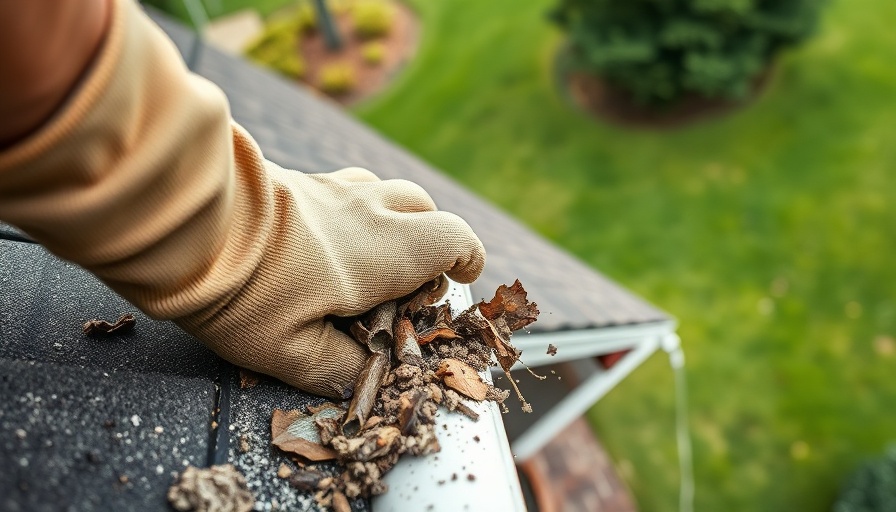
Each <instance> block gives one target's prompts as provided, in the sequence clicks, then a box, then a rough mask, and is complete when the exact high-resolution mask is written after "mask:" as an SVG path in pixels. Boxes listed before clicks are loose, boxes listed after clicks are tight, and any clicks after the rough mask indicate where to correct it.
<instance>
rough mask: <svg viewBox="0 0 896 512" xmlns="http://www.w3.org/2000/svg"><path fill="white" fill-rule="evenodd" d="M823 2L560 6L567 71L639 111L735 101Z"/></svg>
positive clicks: (565, 1) (591, 0) (642, 0)
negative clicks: (619, 92)
mask: <svg viewBox="0 0 896 512" xmlns="http://www.w3.org/2000/svg"><path fill="white" fill-rule="evenodd" d="M822 2H823V0H768V1H765V0H559V4H558V5H557V7H556V8H555V9H554V11H553V12H552V18H553V19H554V20H555V21H556V22H557V23H558V24H559V25H560V26H561V27H563V28H564V29H565V30H566V31H567V34H568V39H569V44H570V50H571V54H572V55H571V57H572V63H573V64H572V65H573V67H574V68H576V69H578V70H581V71H584V72H586V73H589V74H592V75H596V76H600V77H602V78H603V79H605V80H606V81H608V82H609V83H611V84H613V85H615V86H617V87H621V88H623V89H625V90H628V91H630V92H631V93H632V94H633V95H634V96H635V98H637V99H638V100H639V101H641V102H643V103H662V102H671V101H674V100H675V99H677V98H679V97H680V96H682V95H683V94H687V93H691V92H693V93H698V94H700V95H703V96H707V97H727V98H742V97H744V96H746V95H747V93H749V91H750V89H751V84H752V81H753V80H754V79H755V77H756V76H757V75H758V74H760V73H761V72H762V71H763V70H765V69H766V68H767V67H768V66H769V65H770V63H771V60H772V59H773V57H774V56H775V54H777V53H778V51H780V50H781V49H782V48H785V47H787V46H789V45H793V44H795V43H797V42H798V41H800V40H802V39H803V38H805V37H806V36H808V35H809V34H810V33H811V32H812V30H813V29H814V27H815V25H816V22H817V18H818V12H819V9H820V7H821V4H822Z"/></svg>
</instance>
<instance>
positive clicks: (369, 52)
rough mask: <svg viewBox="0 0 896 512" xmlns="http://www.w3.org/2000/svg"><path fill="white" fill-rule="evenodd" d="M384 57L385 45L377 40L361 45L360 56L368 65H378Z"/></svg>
mask: <svg viewBox="0 0 896 512" xmlns="http://www.w3.org/2000/svg"><path fill="white" fill-rule="evenodd" d="M385 57H386V45H384V44H383V43H381V42H379V41H371V42H369V43H365V44H364V46H362V47H361V58H362V59H364V62H365V63H367V64H368V65H370V66H379V65H380V64H381V63H382V62H383V59H384V58H385Z"/></svg>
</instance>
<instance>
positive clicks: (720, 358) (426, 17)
mask: <svg viewBox="0 0 896 512" xmlns="http://www.w3.org/2000/svg"><path fill="white" fill-rule="evenodd" d="M412 4H413V5H414V6H415V7H416V8H417V10H418V12H419V13H420V15H421V18H422V21H423V35H424V39H423V45H422V48H421V49H420V52H419V55H418V58H417V60H416V61H415V63H414V64H412V65H411V66H410V68H409V69H408V70H407V71H406V72H405V73H404V74H403V75H402V77H401V78H400V79H399V82H398V84H397V85H396V86H395V87H394V88H393V89H391V90H390V91H389V93H387V94H386V95H384V96H383V97H380V98H378V99H377V100H375V101H373V102H371V103H369V104H367V105H364V106H362V107H361V108H359V109H358V114H359V115H360V116H361V117H363V118H364V119H365V120H367V121H368V122H370V123H371V124H373V125H374V126H376V127H378V128H379V129H380V130H381V131H382V132H383V133H385V134H386V135H388V136H389V137H391V138H393V139H395V140H396V141H398V142H399V143H401V144H403V145H405V146H406V147H408V148H410V149H411V150H412V151H414V152H416V153H418V154H420V155H422V156H423V157H424V158H426V159H427V160H429V161H430V162H432V163H433V164H435V165H436V166H438V167H439V168H441V169H443V170H444V171H446V172H447V173H449V174H451V175H452V176H454V177H455V178H457V179H458V180H460V181H461V182H463V183H464V184H465V185H467V186H468V187H469V188H471V189H473V190H475V191H476V192H478V193H480V194H481V195H483V196H485V197H486V198H488V199H490V200H491V201H493V202H494V203H496V204H498V205H500V206H501V207H503V208H504V209H506V210H507V211H509V212H510V213H512V214H513V215H515V216H516V217H518V218H520V219H522V220H523V221H524V222H526V223H527V224H528V225H530V226H532V227H533V228H534V229H536V230H538V231H539V232H541V233H543V234H544V235H546V236H547V237H549V238H551V239H553V240H555V241H556V242H558V243H559V244H560V245H562V246H564V247H566V248H567V249H568V250H570V251H571V252H572V253H574V254H576V255H578V256H579V257H581V258H582V259H584V260H585V261H587V262H588V263H589V264H591V265H593V266H594V267H595V268H597V269H600V270H601V271H602V272H604V273H606V274H608V275H610V276H612V277H614V278H616V279H618V280H619V281H621V282H622V283H624V284H625V285H626V286H628V287H630V288H631V289H632V290H634V291H636V292H637V293H639V294H641V295H643V296H644V297H646V298H648V299H649V300H651V301H652V302H654V303H656V304H657V305H659V306H661V307H663V308H664V309H666V310H668V311H670V312H671V313H673V314H674V315H676V316H677V317H678V318H679V320H680V322H681V329H680V333H681V336H682V338H683V340H684V344H685V349H686V351H687V355H688V378H689V380H690V391H691V399H692V403H691V414H690V425H691V428H692V434H693V440H694V450H695V466H696V478H697V496H696V505H697V507H696V508H697V510H699V511H711V512H715V511H753V510H760V511H804V510H805V511H822V510H828V508H829V506H830V504H831V501H832V499H833V498H834V496H835V495H836V492H837V488H838V486H839V485H840V483H841V481H842V480H843V478H844V477H845V476H846V475H847V474H848V473H849V472H850V470H851V469H853V468H854V467H855V466H856V465H857V464H858V463H859V462H860V461H861V460H863V459H864V458H866V457H868V456H871V455H875V454H877V453H879V452H880V451H881V450H882V449H883V448H884V447H885V445H886V444H887V443H888V442H890V441H894V440H896V414H894V413H893V410H894V404H896V378H893V377H892V375H893V374H894V367H896V355H893V354H892V352H893V350H892V349H891V347H892V344H893V341H892V338H893V337H896V298H894V290H896V264H894V255H896V210H894V209H893V207H892V206H891V204H890V201H891V197H893V196H894V195H896V180H894V179H893V177H892V176H891V174H892V173H893V171H894V170H896V143H894V139H896V30H894V29H893V27H892V22H891V20H894V19H896V3H894V2H893V1H892V0H856V1H852V2H847V1H845V0H839V1H835V2H834V3H833V4H832V5H830V8H829V9H828V10H827V11H826V16H825V21H824V24H823V27H822V30H821V31H820V33H819V35H818V36H817V37H816V38H815V39H814V40H812V41H811V42H809V43H808V44H806V45H804V46H803V47H801V48H800V49H798V50H796V51H793V52H790V53H789V54H787V55H785V57H784V58H783V59H782V61H781V62H780V65H779V66H778V67H777V71H776V74H775V77H774V80H773V83H772V84H771V87H770V89H769V90H768V91H767V92H766V93H765V94H764V95H763V97H762V98H760V99H759V100H758V101H757V102H755V104H753V105H752V106H750V107H749V108H747V109H744V110H742V111H741V112H739V113H737V114H735V115H732V116H729V117H727V118H725V119H723V120H719V121H714V122H710V123H706V124H703V125H700V126H695V127H693V128H688V129H684V130H680V131H675V132H643V131H629V130H623V129H620V128H616V127H613V126H609V125H607V124H604V123H601V122H599V121H595V120H592V119H590V118H588V117H587V116H584V115H582V114H579V113H577V112H575V111H574V110H573V109H571V108H570V107H569V106H568V105H566V104H565V103H564V101H563V100H562V98H561V97H560V95H558V93H557V92H556V91H555V88H554V86H553V83H552V75H551V65H552V59H553V56H554V52H555V49H556V48H557V46H558V44H559V43H560V41H561V39H560V38H561V36H560V34H558V33H557V32H556V31H555V30H554V29H552V28H551V27H550V26H549V25H548V23H547V22H546V21H545V16H544V15H545V12H546V10H547V9H548V8H549V7H550V4H551V1H550V0H534V1H527V2H514V1H510V0H490V1H487V2H483V1H479V0H452V1H446V0H415V1H413V2H412ZM459 213H462V212H459ZM514 277H515V276H507V278H508V280H512V279H513V278H514ZM535 299H536V300H537V297H535ZM876 339H877V340H878V341H877V343H875V340H876ZM671 385H672V374H671V371H670V370H669V369H668V365H667V364H666V362H665V359H664V358H663V357H662V356H656V357H655V358H654V359H652V360H650V361H649V362H648V363H647V364H646V365H645V366H644V367H642V368H641V369H639V370H638V371H637V372H636V373H635V375H633V376H632V377H631V378H629V379H627V380H626V381H625V382H624V383H623V384H622V385H620V386H619V387H618V388H617V389H616V390H615V391H613V392H612V394H611V395H610V396H608V397H607V398H606V399H605V400H603V401H602V402H601V403H600V404H599V405H597V406H596V407H595V408H594V410H593V411H591V413H590V418H591V420H592V421H593V424H594V426H595V428H596V429H597V431H598V432H599V433H600V436H601V438H602V439H603V440H604V442H605V444H606V445H607V446H608V447H609V449H610V450H611V452H612V453H613V455H614V456H615V458H616V459H617V461H619V462H620V467H621V469H622V471H623V473H624V475H625V476H626V478H628V480H629V482H630V483H631V486H632V488H633V489H634V492H635V494H636V496H637V500H638V502H639V504H640V506H641V509H642V510H643V511H645V512H652V511H672V510H675V509H676V506H677V485H678V470H677V463H676V458H675V445H674V439H675V438H674V432H673V395H672V390H671Z"/></svg>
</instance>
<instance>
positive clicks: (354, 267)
mask: <svg viewBox="0 0 896 512" xmlns="http://www.w3.org/2000/svg"><path fill="white" fill-rule="evenodd" d="M110 20H111V21H110V23H109V29H108V33H107V34H106V35H105V36H104V42H103V43H102V46H101V47H100V48H99V50H98V53H97V54H96V57H95V58H94V59H93V61H92V64H90V69H89V70H88V71H87V73H86V74H85V75H83V77H82V78H81V80H80V81H79V82H78V85H77V89H76V90H75V91H74V92H73V93H70V94H68V95H67V96H66V97H67V99H66V100H65V103H64V104H63V105H62V106H61V107H60V108H58V109H57V110H56V111H55V113H53V114H51V117H50V118H49V120H47V121H45V122H44V123H43V124H42V125H41V126H40V127H39V128H37V130H36V131H33V132H32V133H31V134H30V135H28V136H27V137H26V138H24V139H21V140H19V141H18V142H17V143H16V144H15V145H13V146H11V147H9V148H7V149H6V150H4V151H2V152H0V219H3V220H6V221H8V222H10V223H12V224H14V225H16V226H18V227H20V228H21V229H23V230H24V231H25V232H27V233H28V234H30V235H31V236H32V237H34V238H35V239H37V240H38V241H40V242H41V243H43V244H44V245H45V246H46V247H47V248H48V249H50V250H51V251H52V252H54V253H55V254H57V255H59V256H61V257H63V258H66V259H69V260H71V261H74V262H76V263H78V264H80V265H82V266H84V267H85V268H87V269H88V270H90V271H91V272H93V273H94V274H96V275H97V276H98V277H100V279H102V280H103V281H104V282H106V283H107V284H108V285H109V286H110V287H111V288H113V289H114V290H115V291H117V292H118V293H119V294H121V295H122V296H124V297H125V298H126V299H128V300H130V301H131V302H133V303H134V304H135V305H137V306H138V307H140V308H141V309H142V310H143V311H145V312H147V313H148V314H150V315H151V316H154V317H156V318H163V319H173V320H174V321H175V322H177V323H178V325H180V326H181V327H183V328H184V329H185V330H187V331H188V332H190V333H192V334H194V335H195V336H197V337H198V338H199V339H201V340H202V341H203V342H205V343H206V344H207V345H208V346H209V347H211V348H212V349H213V350H215V351H216V352H218V353H219V354H221V355H222V356H223V357H225V358H226V359H228V360H230V361H232V362H234V363H236V364H239V365H241V366H245V367H248V368H252V369H254V370H257V371H261V372H264V373H268V374H270V375H273V376H275V377H278V378H280V379H282V380H284V381H286V382H288V383H290V384H293V385H296V386H297V387H300V388H303V389H306V390H309V391H313V392H315V393H318V394H323V395H328V396H345V391H346V389H348V388H349V387H350V385H351V382H352V381H353V379H354V377H355V375H356V374H357V372H358V371H359V370H360V368H361V365H362V364H363V360H364V352H363V349H361V347H360V346H359V345H357V344H356V343H354V342H353V341H352V340H350V339H349V338H348V337H347V336H346V335H344V334H343V333H341V332H339V331H337V330H335V329H334V328H333V326H332V325H331V324H330V323H329V322H328V321H327V320H326V319H325V317H326V316H327V315H339V316H349V315H355V314H359V313H361V312H363V311H366V310H367V309H370V308H371V307H372V306H374V305H376V304H378V303H379V302H382V301H385V300H388V299H392V298H396V297H399V296H402V295H404V294H406V293H409V292H410V291H412V290H413V289H415V288H416V287H417V286H419V285H420V284H422V283H423V282H425V281H427V280H429V279H431V278H433V277H435V276H437V275H438V274H440V273H442V272H446V273H448V275H449V276H450V277H453V278H455V279H457V280H459V281H462V282H470V281H472V280H474V279H475V278H476V277H477V276H478V275H479V273H480V272H481V270H482V266H483V263H484V257H485V255H484V251H483V249H482V245H481V243H480V242H479V240H478V239H477V238H476V236H475V235H474V234H473V233H472V231H471V230H470V228H469V226H467V225H466V223H464V222H463V221H462V220H461V219H460V218H458V217H456V216H454V215H452V214H449V213H446V212H439V211H435V205H434V204H433V203H432V200H431V198H430V197H429V196H428V195H427V194H426V193H425V192H424V191H422V189H420V188H419V187H417V186H416V185H413V184H411V183H408V182H405V181H401V180H387V181H379V180H378V179H377V178H376V177H375V176H374V175H373V174H372V173H369V172H367V171H363V170H359V169H349V170H345V171H342V172H337V173H332V174H329V175H305V174H301V173H297V172H293V171H286V170H283V169H280V168H279V167H277V166H276V165H274V164H272V163H270V162H267V161H265V160H264V158H263V156H262V155H261V151H260V150H259V148H258V147H257V145H256V144H255V142H254V141H253V140H252V139H251V137H250V136H249V135H248V134H247V133H246V132H245V131H244V130H243V129H242V128H240V127H239V126H237V125H235V124H233V123H232V121H231V120H230V114H229V110H228V107H227V102H226V99H225V98H224V95H223V93H222V92H221V91H220V90H219V89H218V88H217V87H215V86H214V85H213V84H211V83H209V82H207V81H206V80H204V79H202V78H199V77H197V76H195V75H192V74H190V73H188V71H187V70H186V69H185V67H184V65H183V63H182V61H181V60H180V57H179V55H178V54H177V51H176V49H175V48H174V47H173V45H172V44H171V43H170V41H168V40H167V39H166V38H165V37H164V35H163V34H161V32H160V31H159V30H158V28H157V27H155V26H154V25H152V24H151V22H149V21H148V20H147V19H146V17H145V15H143V13H142V12H140V10H139V8H138V7H137V6H136V5H134V4H132V3H130V2H126V1H117V2H114V3H113V4H112V5H111V16H110Z"/></svg>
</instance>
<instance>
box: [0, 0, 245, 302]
mask: <svg viewBox="0 0 896 512" xmlns="http://www.w3.org/2000/svg"><path fill="white" fill-rule="evenodd" d="M0 1H4V0H0ZM109 16H110V23H109V30H108V32H107V34H106V35H105V37H104V38H103V41H102V43H101V45H100V46H99V48H98V50H96V52H95V53H96V55H95V58H94V59H93V62H92V64H90V65H89V69H88V71H87V72H86V73H85V74H83V76H81V77H80V80H76V82H77V86H75V89H74V90H73V91H71V92H70V93H69V94H68V95H67V99H66V100H65V101H64V104H63V105H62V106H61V108H59V109H58V110H57V111H56V112H55V113H54V115H52V117H51V118H50V119H49V120H48V121H46V122H45V123H42V124H41V125H40V126H39V127H38V128H37V129H36V130H34V131H33V133H31V134H30V135H29V136H27V137H25V138H22V139H21V140H19V141H18V143H16V144H14V145H12V146H10V147H8V148H6V149H5V150H3V151H0V219H2V220H4V221H6V222H9V223H11V224H13V225H16V226H18V227H20V228H21V229H23V230H24V231H25V232H27V233H28V234H30V235H31V236H32V237H34V238H35V239H36V240H38V241H39V242H41V243H42V244H44V245H45V246H46V247H47V248H49V249H50V250H51V251H53V252H54V253H56V254H57V255H59V256H62V257H63V258H65V259H68V260H70V261H74V262H76V263H78V264H80V265H82V266H84V267H86V268H87V269H89V270H90V271H92V272H93V273H95V274H96V275H97V276H99V277H100V278H101V279H103V280H104V281H105V282H107V283H108V284H110V285H111V286H112V287H113V288H115V290H116V291H118V292H119V293H121V294H122V295H123V296H125V297H126V298H128V299H129V300H131V301H132V302H134V303H135V304H137V305H138V306H140V307H141V308H143V309H144V310H145V311H146V312H148V313H150V314H152V315H154V316H157V317H163V318H174V317H178V316H182V315H185V314H189V313H191V312H194V311H195V310H196V309H199V308H203V307H206V306H208V305H209V303H210V302H214V301H215V300H217V298H218V297H216V296H215V294H213V293H209V291H208V289H207V288H206V291H205V293H201V294H200V293H198V292H196V291H195V290H196V289H197V288H202V285H203V284H204V283H203V280H204V279H206V278H208V277H209V272H210V269H211V267H212V264H213V262H216V261H219V260H220V254H221V251H222V250H223V245H224V244H225V243H226V242H227V240H228V232H229V231H230V230H231V229H232V228H233V227H234V226H233V223H234V222H235V221H234V218H233V211H234V205H235V203H236V202H237V201H238V200H239V198H238V197H236V196H237V194H236V193H235V189H236V184H235V183H234V180H235V173H234V157H233V140H232V129H231V125H230V122H231V121H230V112H229V109H228V106H227V101H226V98H225V97H224V95H223V93H222V92H221V90H220V89H218V88H217V87H215V86H214V85H213V84H211V83H210V82H208V81H206V80H204V79H202V78H200V77H197V76H195V75H192V74H190V73H189V72H188V71H187V69H186V67H185V66H184V64H183V61H182V60H181V58H180V54H179V53H178V52H177V50H176V48H174V45H173V44H172V43H171V41H170V40H168V39H167V38H166V37H165V36H164V34H162V33H161V31H160V30H159V29H158V27H156V26H155V25H153V24H152V23H151V22H150V21H149V20H148V19H147V18H146V16H145V15H144V14H143V13H142V12H141V10H140V8H139V6H137V5H136V4H134V3H132V2H130V1H117V2H114V3H110V5H109ZM72 85H74V84H72ZM257 171H258V169H257ZM246 176H247V178H246V179H250V178H249V177H251V176H252V173H251V172H249V173H247V174H246ZM255 177H256V178H258V179H263V176H262V175H260V174H259V172H256V173H255ZM256 188H257V187H256ZM256 231H260V230H257V229H256ZM261 234H262V233H259V236H261ZM256 251H260V249H256ZM248 252H249V251H246V254H244V256H245V259H246V260H249V259H250V258H248ZM172 263H174V264H172ZM251 265H252V262H251V261H246V266H247V267H248V268H251ZM235 267H236V265H232V266H231V268H229V269H228V271H229V273H230V274H235V273H237V272H238V270H239V269H238V268H235ZM246 272H249V270H246Z"/></svg>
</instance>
